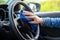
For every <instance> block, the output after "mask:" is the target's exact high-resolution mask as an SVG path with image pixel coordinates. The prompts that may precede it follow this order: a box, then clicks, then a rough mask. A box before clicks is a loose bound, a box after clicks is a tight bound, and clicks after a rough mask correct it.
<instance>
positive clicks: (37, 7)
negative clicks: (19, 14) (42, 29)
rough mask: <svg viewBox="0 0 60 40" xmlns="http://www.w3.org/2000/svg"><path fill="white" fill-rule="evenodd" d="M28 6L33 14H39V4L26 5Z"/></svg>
mask: <svg viewBox="0 0 60 40" xmlns="http://www.w3.org/2000/svg"><path fill="white" fill-rule="evenodd" d="M28 6H29V7H30V8H31V9H32V11H33V12H39V11H40V7H41V5H40V4H39V3H33V2H30V3H28Z"/></svg>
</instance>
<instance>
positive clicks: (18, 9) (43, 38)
mask: <svg viewBox="0 0 60 40" xmlns="http://www.w3.org/2000/svg"><path fill="white" fill-rule="evenodd" d="M23 1H24V0H11V1H10V0H8V2H7V4H0V40H60V28H55V27H54V28H50V27H48V26H45V25H41V24H37V25H36V26H37V27H36V30H34V32H35V33H34V32H32V30H33V29H32V26H30V25H29V23H27V22H25V21H22V20H21V15H20V14H22V10H23V11H29V12H34V13H35V14H36V15H37V16H39V17H42V18H46V17H50V18H59V17H60V11H57V12H40V11H39V10H40V7H41V5H40V4H38V3H33V2H30V3H28V4H26V3H25V2H23ZM20 5H22V6H20ZM31 5H33V6H35V9H33V8H30V6H31ZM32 9H33V10H32ZM23 20H24V19H23Z"/></svg>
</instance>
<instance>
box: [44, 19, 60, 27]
mask: <svg viewBox="0 0 60 40" xmlns="http://www.w3.org/2000/svg"><path fill="white" fill-rule="evenodd" d="M43 25H46V26H47V27H57V28H60V18H43Z"/></svg>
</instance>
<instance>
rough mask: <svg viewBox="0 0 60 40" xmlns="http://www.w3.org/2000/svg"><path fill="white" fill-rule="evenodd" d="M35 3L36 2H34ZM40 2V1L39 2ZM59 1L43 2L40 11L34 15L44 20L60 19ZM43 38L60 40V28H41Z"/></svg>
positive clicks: (45, 0)
mask: <svg viewBox="0 0 60 40" xmlns="http://www.w3.org/2000/svg"><path fill="white" fill-rule="evenodd" d="M34 2H35V1H34ZM37 2H39V1H37ZM59 2H60V1H59V0H49V1H48V0H41V1H40V4H41V6H40V7H41V8H40V11H38V12H36V11H34V13H35V14H36V15H37V16H39V17H42V18H46V17H50V18H60V9H59V8H60V7H59V4H60V3H59ZM40 29H41V34H40V35H41V36H43V38H46V39H48V40H60V28H55V27H54V28H51V27H49V26H44V25H43V26H40Z"/></svg>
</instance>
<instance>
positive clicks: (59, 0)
mask: <svg viewBox="0 0 60 40" xmlns="http://www.w3.org/2000/svg"><path fill="white" fill-rule="evenodd" d="M10 1H12V0H0V4H7V3H8V2H10ZM24 2H25V3H29V2H35V3H39V4H40V5H41V7H40V11H39V12H53V11H60V0H24Z"/></svg>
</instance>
